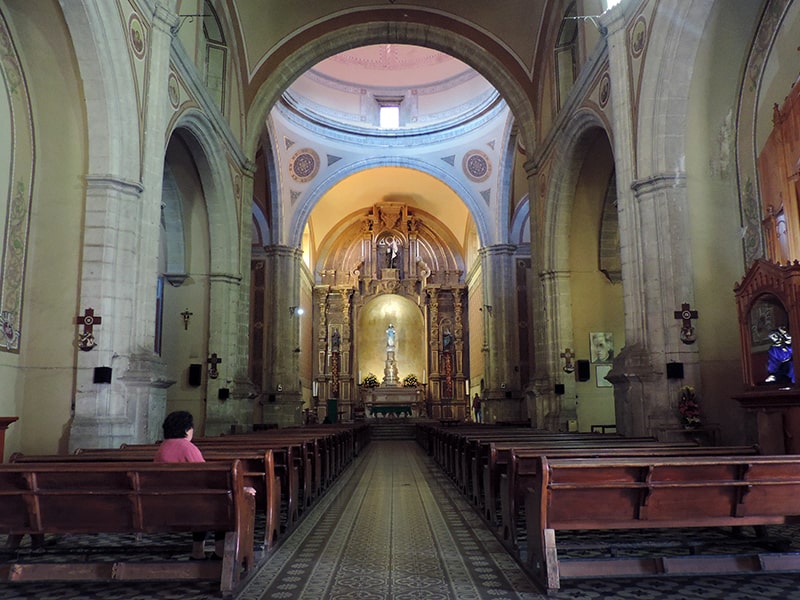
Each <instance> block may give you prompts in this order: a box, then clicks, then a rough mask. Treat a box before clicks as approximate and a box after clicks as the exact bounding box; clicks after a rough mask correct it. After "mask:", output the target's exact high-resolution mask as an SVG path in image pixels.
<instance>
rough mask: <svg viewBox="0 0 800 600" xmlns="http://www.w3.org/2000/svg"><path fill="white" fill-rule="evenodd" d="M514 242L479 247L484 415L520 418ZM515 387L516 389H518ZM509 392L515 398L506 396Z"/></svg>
mask: <svg viewBox="0 0 800 600" xmlns="http://www.w3.org/2000/svg"><path fill="white" fill-rule="evenodd" d="M515 249H516V248H515V246H513V245H511V244H496V245H494V246H484V247H483V248H481V249H480V251H479V254H480V257H481V272H482V274H483V304H484V305H483V307H482V308H483V319H484V329H485V331H486V346H487V348H486V378H485V379H486V403H485V410H484V418H487V421H488V422H494V421H496V420H519V419H521V418H523V415H521V414H520V412H521V411H520V406H521V405H520V400H521V390H519V389H518V386H516V385H515V382H516V377H515V375H514V372H513V366H512V365H511V361H510V360H509V357H513V356H517V349H516V336H515V335H514V331H516V328H517V319H516V311H515V310H514V296H515V295H514V293H513V292H514V275H515V273H514V251H515ZM515 388H516V389H515ZM507 392H510V393H511V395H512V398H511V399H510V400H509V399H507V398H506V393H507Z"/></svg>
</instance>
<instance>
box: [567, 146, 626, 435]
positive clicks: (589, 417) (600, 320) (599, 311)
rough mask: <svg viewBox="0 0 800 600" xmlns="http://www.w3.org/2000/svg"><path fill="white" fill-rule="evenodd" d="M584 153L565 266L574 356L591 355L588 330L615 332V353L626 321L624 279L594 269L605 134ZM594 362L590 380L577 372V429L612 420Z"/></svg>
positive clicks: (607, 159) (609, 396)
mask: <svg viewBox="0 0 800 600" xmlns="http://www.w3.org/2000/svg"><path fill="white" fill-rule="evenodd" d="M586 156H587V160H586V162H585V163H584V165H583V169H582V171H581V176H580V181H579V184H578V186H577V188H576V190H575V199H574V203H573V207H572V223H571V228H570V236H569V239H570V260H569V265H570V273H571V275H570V282H571V288H572V326H573V342H574V344H575V347H574V348H573V350H574V352H575V354H576V355H577V359H585V360H589V359H590V352H589V339H590V334H591V333H593V332H610V333H613V334H614V350H615V351H614V354H615V356H616V355H617V354H618V353H619V351H620V349H621V348H622V346H623V345H624V343H625V323H624V311H623V307H622V284H613V283H611V282H610V281H609V280H608V279H607V278H606V276H605V275H604V274H603V273H602V272H601V271H600V270H599V269H598V248H599V243H600V221H601V216H602V210H603V196H604V193H605V190H606V187H607V185H608V179H609V174H610V173H611V170H612V168H613V156H612V155H611V149H610V147H609V145H608V140H607V138H606V137H605V136H604V135H602V134H601V135H598V138H597V140H596V141H595V142H594V144H593V145H592V146H591V147H590V148H589V149H588V152H587V153H586ZM596 367H597V365H596V364H592V365H591V369H590V379H589V381H584V382H579V381H577V377H576V383H575V393H576V395H577V400H578V405H577V410H578V427H579V429H580V430H581V431H588V430H589V429H590V427H591V426H592V425H601V424H611V423H614V422H615V418H614V395H613V388H612V387H598V385H597V383H598V381H597V372H596ZM576 375H577V372H576ZM601 382H602V379H601Z"/></svg>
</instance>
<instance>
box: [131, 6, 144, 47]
mask: <svg viewBox="0 0 800 600" xmlns="http://www.w3.org/2000/svg"><path fill="white" fill-rule="evenodd" d="M128 37H129V38H130V42H131V48H133V53H134V54H135V55H136V58H144V48H145V30H144V25H142V22H141V20H139V15H137V14H135V13H134V14H132V15H131V17H130V19H128Z"/></svg>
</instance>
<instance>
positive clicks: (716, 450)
mask: <svg viewBox="0 0 800 600" xmlns="http://www.w3.org/2000/svg"><path fill="white" fill-rule="evenodd" d="M758 453H759V452H758V448H757V447H756V446H682V445H680V444H679V445H670V444H668V443H663V444H661V445H658V446H654V445H639V446H636V445H630V446H627V447H625V446H614V445H610V446H608V447H596V448H549V449H540V450H537V449H533V448H520V449H514V450H512V451H511V454H512V456H511V467H510V468H509V469H508V471H507V472H505V473H503V474H502V475H501V477H500V506H501V510H500V514H501V529H500V539H501V541H502V542H503V544H504V545H505V546H506V547H507V548H508V549H509V550H510V551H511V552H512V553H516V552H517V550H518V547H517V527H518V525H519V524H520V522H521V521H520V520H521V518H522V517H523V516H524V502H525V490H526V489H528V488H530V487H532V486H533V485H535V483H536V469H537V468H538V465H539V458H540V457H541V456H544V455H546V456H547V457H548V458H549V459H551V460H552V459H554V458H611V457H634V456H635V457H665V456H669V457H673V456H685V457H692V456H754V455H757V454H758Z"/></svg>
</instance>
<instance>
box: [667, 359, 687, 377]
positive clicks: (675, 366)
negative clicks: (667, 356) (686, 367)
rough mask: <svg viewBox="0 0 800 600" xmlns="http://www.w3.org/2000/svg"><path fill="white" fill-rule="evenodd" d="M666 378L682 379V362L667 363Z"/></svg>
mask: <svg viewBox="0 0 800 600" xmlns="http://www.w3.org/2000/svg"><path fill="white" fill-rule="evenodd" d="M667 379H683V363H681V362H668V363H667Z"/></svg>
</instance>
